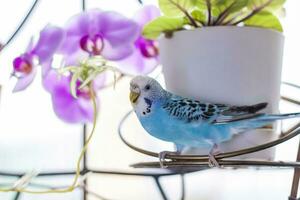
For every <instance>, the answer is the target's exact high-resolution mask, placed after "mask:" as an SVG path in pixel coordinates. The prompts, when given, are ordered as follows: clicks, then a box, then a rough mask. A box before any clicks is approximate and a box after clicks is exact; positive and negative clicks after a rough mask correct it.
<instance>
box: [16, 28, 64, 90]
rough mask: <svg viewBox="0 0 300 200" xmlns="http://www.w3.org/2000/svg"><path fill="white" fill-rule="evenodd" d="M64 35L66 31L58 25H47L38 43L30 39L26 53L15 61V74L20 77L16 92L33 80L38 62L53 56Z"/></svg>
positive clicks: (43, 61)
mask: <svg viewBox="0 0 300 200" xmlns="http://www.w3.org/2000/svg"><path fill="white" fill-rule="evenodd" d="M63 37H64V31H63V30H62V29H61V28H59V27H56V26H50V25H48V26H46V27H45V28H44V29H43V30H42V31H41V32H40V37H39V39H38V41H37V43H36V44H35V45H34V44H33V42H32V40H31V41H30V43H29V45H28V47H27V50H26V52H25V53H23V54H22V55H20V56H19V57H17V58H15V59H14V61H13V67H14V71H13V75H14V76H16V77H17V78H18V81H17V84H16V85H15V88H14V90H13V91H14V92H18V91H21V90H24V89H26V88H27V87H28V86H29V85H30V84H31V82H32V81H33V79H34V77H35V75H36V72H37V66H38V64H40V65H43V63H45V62H47V61H48V60H49V59H51V58H52V56H53V54H54V53H55V51H56V50H57V49H58V47H59V45H60V44H61V42H62V40H63Z"/></svg>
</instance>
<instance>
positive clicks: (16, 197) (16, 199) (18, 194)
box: [14, 192, 21, 200]
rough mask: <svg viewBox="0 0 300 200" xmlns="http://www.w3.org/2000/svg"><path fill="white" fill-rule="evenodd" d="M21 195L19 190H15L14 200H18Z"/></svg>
mask: <svg viewBox="0 0 300 200" xmlns="http://www.w3.org/2000/svg"><path fill="white" fill-rule="evenodd" d="M20 197H21V193H20V192H17V193H16V196H15V197H14V200H19V199H20Z"/></svg>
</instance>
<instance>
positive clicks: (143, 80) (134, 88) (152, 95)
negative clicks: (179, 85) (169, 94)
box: [129, 76, 166, 105]
mask: <svg viewBox="0 0 300 200" xmlns="http://www.w3.org/2000/svg"><path fill="white" fill-rule="evenodd" d="M165 93H166V91H165V90H164V89H163V88H162V87H161V85H160V84H159V83H158V82H157V81H156V80H155V79H153V78H150V77H147V76H136V77H134V78H133V79H132V80H131V82H130V96H129V98H130V102H131V103H132V104H133V105H134V104H137V103H138V101H139V100H140V99H145V98H146V99H149V100H151V101H155V100H158V99H159V98H161V97H162V96H163V95H165Z"/></svg>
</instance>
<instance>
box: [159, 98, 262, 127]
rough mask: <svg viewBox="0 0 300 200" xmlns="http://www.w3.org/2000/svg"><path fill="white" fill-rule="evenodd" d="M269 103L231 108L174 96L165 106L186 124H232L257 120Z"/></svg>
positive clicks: (172, 114)
mask: <svg viewBox="0 0 300 200" xmlns="http://www.w3.org/2000/svg"><path fill="white" fill-rule="evenodd" d="M266 106H267V103H259V104H255V105H250V106H229V105H226V104H213V103H204V102H200V101H197V100H192V99H188V98H182V97H179V96H175V95H174V96H172V97H171V98H170V99H169V100H168V101H167V102H166V103H165V104H164V105H163V109H165V110H166V111H167V112H168V114H169V115H170V116H172V117H175V118H177V119H179V120H184V121H186V122H197V121H205V122H207V123H213V124H217V123H230V122H235V121H241V120H247V119H253V118H257V117H258V116H261V115H262V114H259V113H257V112H258V111H260V110H261V109H263V108H265V107H266Z"/></svg>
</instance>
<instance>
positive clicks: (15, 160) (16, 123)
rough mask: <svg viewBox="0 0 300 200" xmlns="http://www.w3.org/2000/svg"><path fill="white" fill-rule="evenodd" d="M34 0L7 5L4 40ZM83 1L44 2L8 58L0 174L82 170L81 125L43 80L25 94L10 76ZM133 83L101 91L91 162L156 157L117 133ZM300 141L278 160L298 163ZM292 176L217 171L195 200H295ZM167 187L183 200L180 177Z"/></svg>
mask: <svg viewBox="0 0 300 200" xmlns="http://www.w3.org/2000/svg"><path fill="white" fill-rule="evenodd" d="M32 2H33V1H31V0H0V41H2V42H5V41H6V40H7V38H8V37H9V36H10V34H11V33H12V32H13V31H14V30H15V28H16V26H17V25H18V23H19V22H20V20H21V18H22V17H23V16H24V14H25V13H26V12H27V10H28V9H29V7H30V6H31V4H32ZM149 2H150V1H149ZM80 3H81V2H80V1H79V0H41V1H40V2H39V5H38V7H37V9H36V10H35V12H34V13H33V15H32V16H31V18H30V20H29V21H28V22H27V23H26V25H25V26H24V27H23V29H22V31H21V32H20V33H19V34H18V36H17V37H16V38H15V40H14V41H13V42H12V43H11V45H10V46H9V47H8V48H7V49H5V51H3V52H1V53H0V84H1V85H2V86H3V91H2V96H1V103H0V170H11V171H30V170H32V169H35V170H40V171H45V170H63V169H67V170H70V169H74V166H75V162H76V159H77V156H78V153H79V147H80V146H79V145H80V144H81V141H80V134H81V132H80V131H81V125H68V124H65V123H63V122H61V121H60V120H59V119H57V118H56V116H55V114H54V113H53V111H52V107H51V100H50V96H49V94H47V93H46V92H45V91H44V90H43V89H42V87H41V84H40V77H39V76H38V77H37V78H36V80H35V81H34V83H33V84H32V85H31V86H30V88H28V89H27V90H26V91H24V92H20V93H17V94H12V92H11V91H12V88H13V86H14V84H15V80H14V79H9V76H10V72H11V70H12V64H11V63H12V60H13V58H14V57H15V56H17V55H18V54H19V53H22V52H23V51H24V49H25V48H26V45H27V43H28V41H29V38H30V37H31V36H32V35H37V34H38V33H39V30H40V29H42V28H43V27H44V26H45V25H46V24H47V23H53V24H56V25H63V24H64V23H65V22H66V20H67V19H68V18H69V17H70V16H72V15H73V14H75V13H77V12H79V11H80V9H81V4H80ZM87 7H88V8H94V7H98V8H101V9H105V10H117V11H119V12H121V13H123V14H124V15H126V16H128V17H130V16H132V15H133V14H134V12H135V10H136V9H138V8H139V4H138V3H137V1H135V0H90V1H88V4H87ZM299 8H300V1H297V0H288V2H287V4H286V11H287V14H286V17H285V18H284V19H283V20H282V21H283V25H284V30H285V31H284V34H285V36H286V42H285V55H284V65H283V80H285V81H290V82H294V83H296V84H300V78H299V72H300V71H299V68H300V59H299V56H300V55H299V52H300V51H299V46H300V39H299V36H300V28H299V25H300V22H299V20H300V12H299ZM128 82H129V78H125V79H123V80H122V81H120V83H119V84H118V86H117V88H116V90H113V89H112V88H109V89H105V90H103V91H102V92H101V93H100V98H101V108H100V117H99V123H98V127H97V131H96V137H95V138H94V141H93V143H92V145H91V148H90V153H91V154H90V157H89V164H90V166H92V167H97V168H99V167H101V168H110V169H111V168H113V169H129V168H128V165H129V164H130V163H134V162H137V161H145V160H148V158H145V157H144V156H142V155H140V154H137V153H134V152H132V151H130V150H128V148H127V147H126V146H124V145H123V144H122V143H121V142H120V140H119V138H118V136H117V132H116V131H117V125H118V123H119V121H120V118H121V117H122V116H123V115H124V113H126V111H127V110H129V109H130V104H129V101H128ZM285 91H287V89H286V90H285ZM292 92H293V94H292V95H294V96H296V95H297V94H296V93H295V91H290V93H292ZM296 92H299V91H296ZM281 108H282V110H283V111H284V112H289V111H299V110H300V109H299V108H298V107H296V106H293V105H291V104H289V103H286V102H283V103H282V104H281ZM132 121H133V122H132V124H130V125H129V126H128V127H127V129H126V131H128V133H129V134H130V133H131V130H132V132H134V131H136V130H137V129H138V130H141V129H140V127H139V125H138V124H137V123H136V121H135V120H134V119H132ZM140 132H141V131H140ZM137 137H141V138H145V137H146V138H147V139H146V140H145V139H141V138H137ZM132 138H133V139H132V140H131V141H134V142H135V144H138V145H139V146H146V147H151V144H153V141H155V140H154V139H152V138H150V137H149V136H145V135H143V136H139V135H137V136H136V135H134V136H132ZM147 141H151V142H152V143H151V142H147ZM297 141H298V138H295V139H293V140H292V141H290V142H288V143H287V144H284V145H281V146H280V147H279V148H278V154H277V155H278V159H281V160H292V159H294V158H295V154H296V149H297ZM155 142H158V141H155ZM169 146H170V145H169ZM169 146H168V147H169ZM155 150H157V151H158V150H162V149H155ZM291 177H292V170H269V169H268V170H266V169H264V170H259V171H257V170H251V169H243V170H235V171H232V170H209V171H205V172H200V173H198V174H193V175H188V177H187V180H188V184H187V188H188V191H187V192H188V199H202V200H205V199H207V200H208V199H213V200H217V199H218V200H220V199H228V200H229V199H230V200H235V199H243V200H248V199H249V200H250V199H251V200H252V199H259V200H260V199H261V200H264V199H272V200H277V199H278V200H281V199H287V195H288V194H289V191H290V184H291ZM40 180H41V179H39V180H37V181H40ZM5 181H6V179H4V178H3V177H0V183H1V182H5ZM8 181H10V180H8ZM52 182H54V183H56V184H62V185H64V184H68V183H70V179H67V178H63V179H58V178H56V179H52ZM90 182H91V184H90V185H91V189H92V190H93V191H97V192H99V193H100V194H103V196H106V197H108V198H112V199H159V197H160V196H159V195H158V192H157V191H156V190H155V189H154V184H153V180H151V179H142V178H134V177H133V178H128V177H121V178H120V177H109V176H95V178H91V181H90ZM164 183H165V186H166V188H168V195H169V197H172V199H176V198H177V197H178V196H179V189H178V188H179V179H178V177H173V178H169V179H165V180H164ZM10 195H13V194H0V199H1V200H2V199H3V200H6V199H11V198H10ZM79 196H80V195H79V194H78V192H77V193H76V192H75V193H73V194H66V195H49V196H32V195H24V196H23V197H24V198H22V199H39V200H48V199H49V200H56V199H57V200H58V199H63V200H68V199H70V200H77V199H80V198H79Z"/></svg>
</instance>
